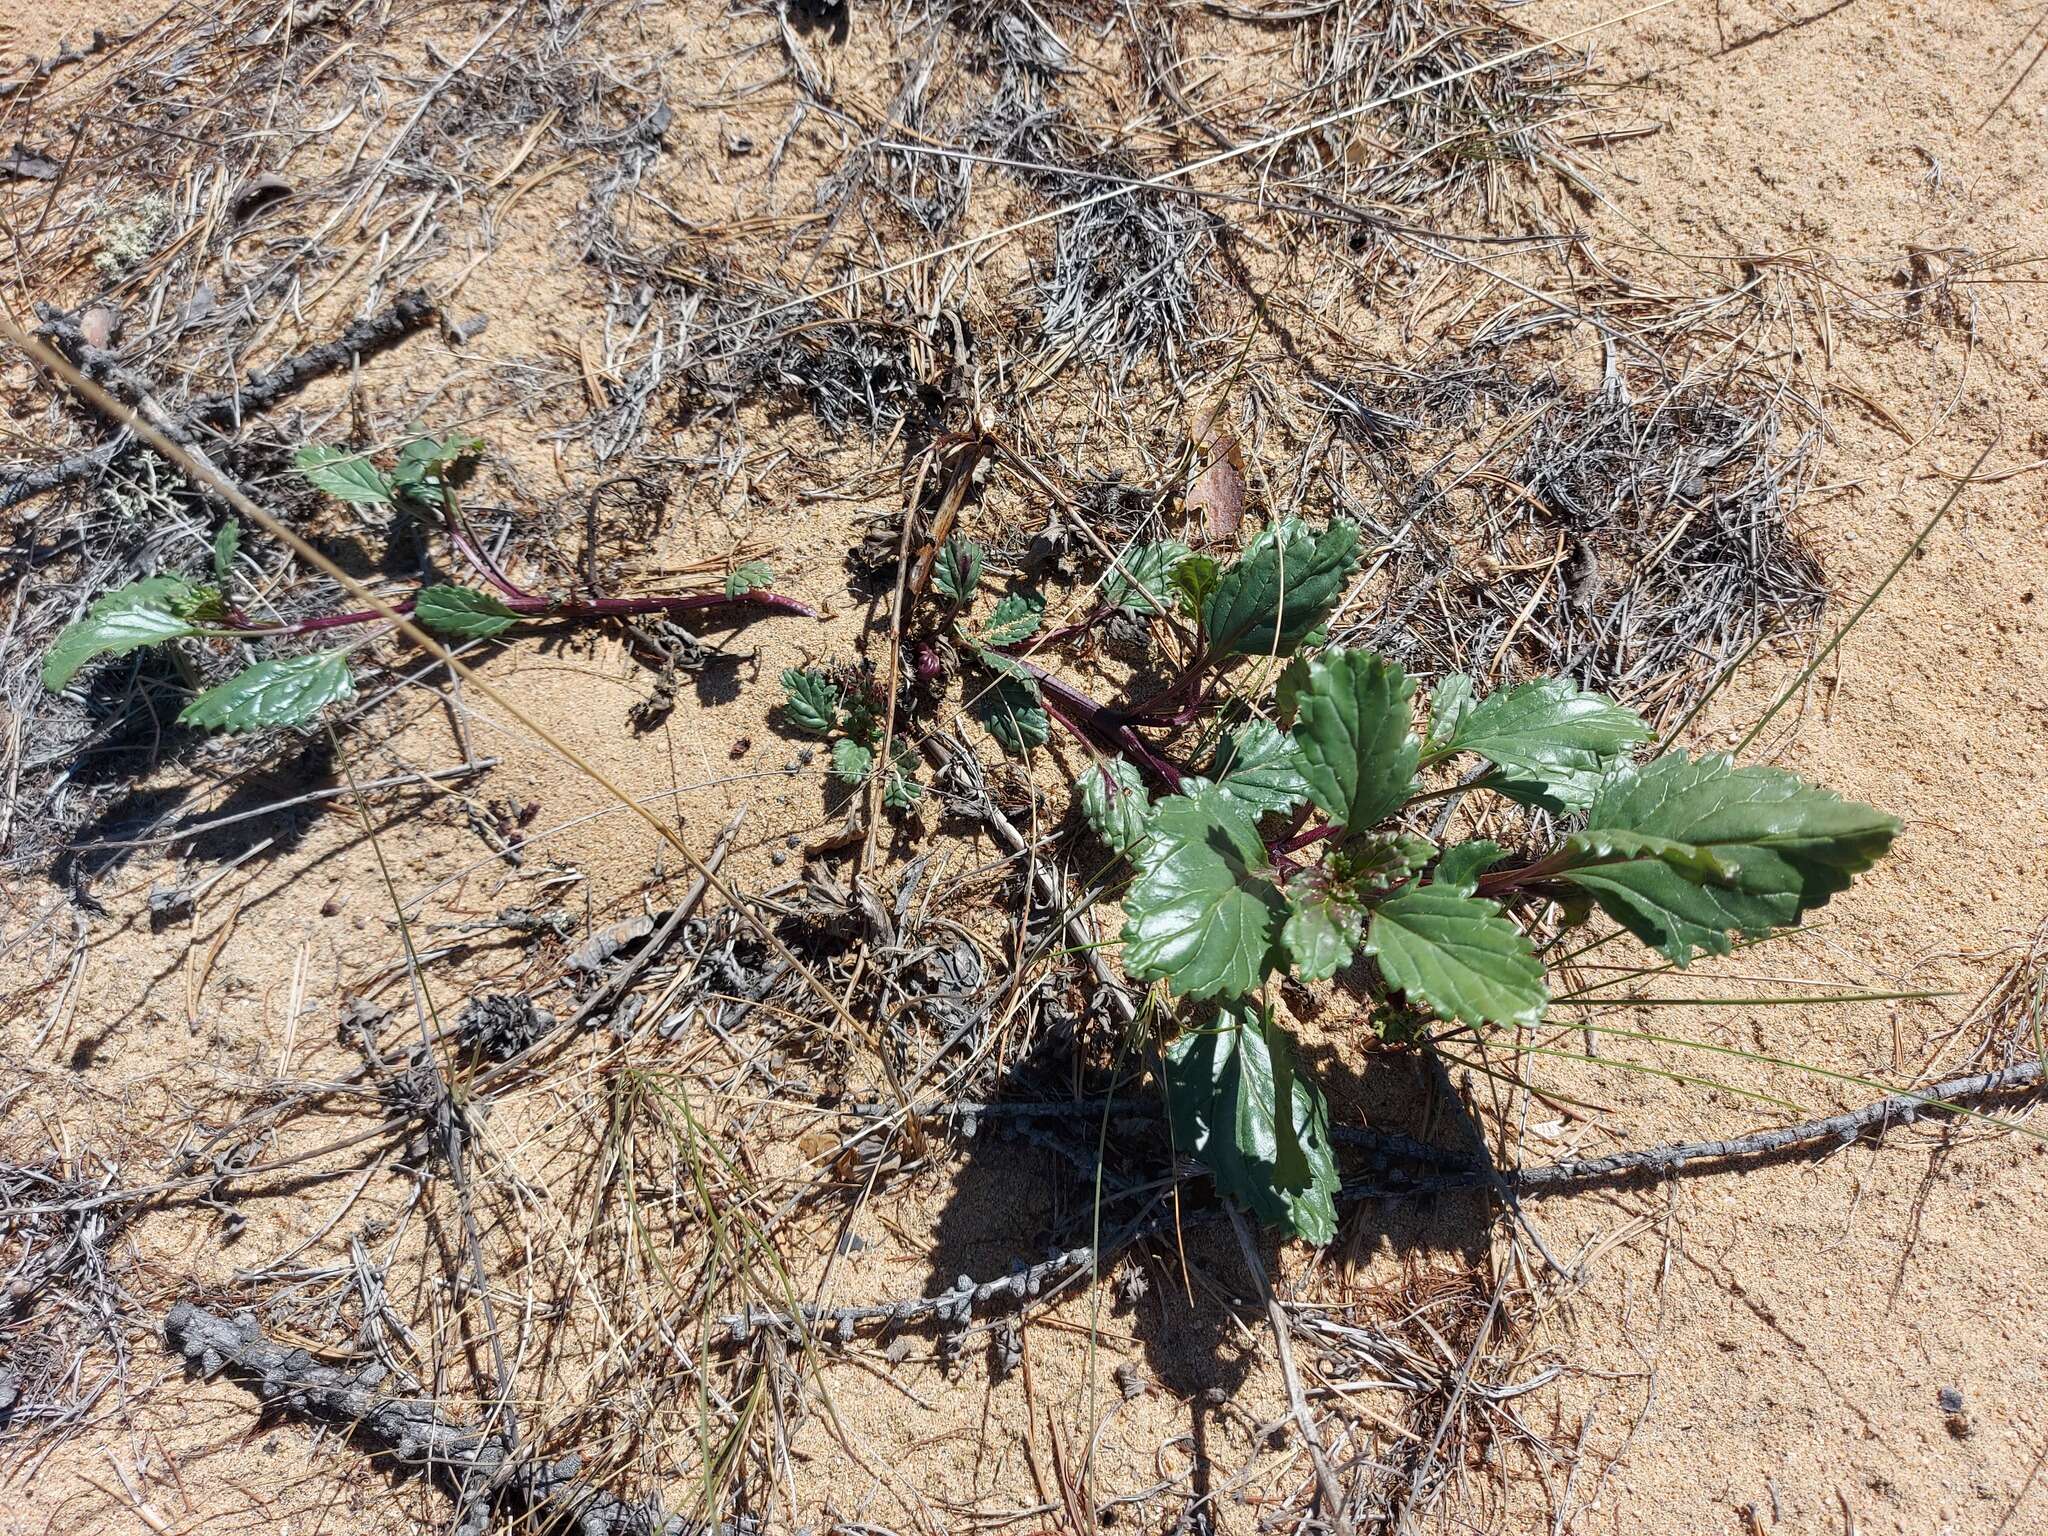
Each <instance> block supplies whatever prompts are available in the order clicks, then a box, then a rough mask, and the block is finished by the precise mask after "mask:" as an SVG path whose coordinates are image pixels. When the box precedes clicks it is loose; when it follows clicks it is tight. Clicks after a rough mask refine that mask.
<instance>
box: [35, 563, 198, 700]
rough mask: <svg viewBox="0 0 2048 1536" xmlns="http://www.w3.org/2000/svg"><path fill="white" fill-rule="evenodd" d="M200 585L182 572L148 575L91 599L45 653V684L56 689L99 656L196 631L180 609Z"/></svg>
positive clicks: (114, 653) (59, 633)
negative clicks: (83, 614) (90, 603)
mask: <svg viewBox="0 0 2048 1536" xmlns="http://www.w3.org/2000/svg"><path fill="white" fill-rule="evenodd" d="M199 590H200V589H199V588H197V587H195V586H193V585H192V583H191V582H189V581H186V580H185V579H184V578H183V577H181V576H150V577H145V578H144V579H143V580H141V581H131V582H130V583H128V585H127V586H125V587H117V588H116V589H115V590H113V591H112V592H109V593H107V594H106V595H105V596H104V597H101V598H99V599H97V600H96V601H94V603H93V605H92V606H91V607H90V608H88V609H86V611H85V617H84V618H81V619H74V620H73V621H72V622H71V623H69V624H67V625H65V626H64V628H63V629H62V630H60V631H58V634H57V638H56V640H55V641H54V642H53V643H52V644H51V646H50V652H49V654H48V655H47V656H45V657H44V658H43V686H44V687H45V688H48V689H49V690H50V691H51V692H53V693H54V692H56V691H57V690H58V689H60V688H62V687H63V686H64V685H65V684H66V683H68V682H70V681H71V679H72V678H73V677H74V676H76V675H77V672H78V669H79V668H80V667H82V666H84V665H85V664H86V663H87V662H88V661H91V660H92V659H93V658H94V657H97V656H120V655H124V654H126V653H127V652H129V651H134V650H140V649H141V648H142V647H143V646H146V645H158V644H161V643H162V642H163V641H166V640H175V639H177V638H178V637H179V636H181V635H189V634H194V633H196V632H197V626H196V625H194V624H193V623H192V622H191V620H190V619H189V618H188V617H186V616H184V615H183V614H181V613H180V612H179V609H180V608H182V607H183V606H185V605H187V604H189V603H190V602H191V601H192V599H193V598H194V597H195V596H196V595H197V594H198V593H199Z"/></svg>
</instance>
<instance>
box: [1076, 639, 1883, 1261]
mask: <svg viewBox="0 0 2048 1536" xmlns="http://www.w3.org/2000/svg"><path fill="white" fill-rule="evenodd" d="M1414 693H1415V686H1414V683H1413V681H1412V680H1411V679H1410V678H1409V677H1408V676H1407V675H1406V674H1405V673H1404V672H1403V671H1402V669H1401V668H1400V667H1399V666H1397V665H1395V664H1394V663H1393V662H1391V661H1389V660H1387V659H1386V658H1384V657H1381V656H1378V655H1375V654H1373V653H1371V652H1369V651H1363V650H1346V649H1341V648H1334V647H1333V648H1327V649H1324V650H1322V651H1321V652H1320V653H1318V654H1315V655H1314V656H1312V657H1307V656H1298V657H1297V658H1296V660H1295V661H1294V662H1293V663H1292V664H1290V665H1289V667H1288V668H1287V669H1286V671H1285V672H1284V673H1283V674H1282V675H1281V676H1280V678H1279V680H1278V683H1277V686H1276V688H1275V690H1274V694H1273V698H1272V701H1271V713H1272V716H1273V718H1272V719H1270V720H1268V719H1254V720H1252V721H1250V722H1249V723H1247V724H1244V725H1242V726H1240V727H1238V728H1237V729H1236V731H1235V732H1233V733H1232V734H1231V736H1230V737H1229V738H1228V740H1227V742H1226V746H1225V749H1224V750H1223V751H1222V752H1220V753H1219V754H1218V755H1217V758H1216V761H1215V764H1214V766H1213V769H1212V773H1211V775H1210V776H1207V777H1204V778H1193V777H1186V778H1183V779H1182V781H1181V783H1180V784H1179V785H1178V787H1177V789H1176V792H1174V793H1172V794H1169V795H1166V796H1164V797H1162V798H1160V799H1159V800H1158V801H1157V802H1156V803H1149V804H1148V803H1145V801H1144V797H1143V790H1142V788H1141V787H1140V786H1139V784H1138V782H1137V779H1136V776H1135V775H1134V774H1130V773H1128V772H1123V773H1122V775H1121V777H1120V778H1119V780H1118V788H1119V790H1120V793H1119V794H1117V795H1116V796H1113V797H1111V796H1107V795H1103V794H1099V793H1092V792H1091V791H1090V788H1089V786H1088V785H1087V784H1085V783H1084V785H1083V793H1082V796H1081V804H1082V808H1083V811H1084V814H1085V815H1086V816H1087V818H1088V820H1089V822H1090V824H1091V825H1092V826H1093V827H1094V828H1095V830H1096V831H1097V832H1098V833H1100V835H1101V836H1102V837H1103V839H1104V841H1105V842H1107V843H1109V844H1110V845H1111V846H1112V847H1114V848H1119V849H1127V850H1128V851H1129V856H1130V859H1131V863H1132V865H1133V866H1134V868H1135V870H1136V877H1135V879H1134V880H1133V882H1132V884H1131V885H1130V887H1129V889H1128V891H1127V892H1126V893H1125V896H1124V916H1125V922H1124V929H1123V946H1124V948H1123V956H1124V967H1125V970H1126V971H1127V972H1128V973H1129V974H1130V975H1131V976H1132V977H1133V978H1134V979H1137V980H1140V981H1145V982H1153V981H1163V982H1165V983H1166V986H1167V988H1168V990H1169V991H1170V992H1171V993H1173V994H1174V995H1177V996H1180V997H1184V998H1187V999H1190V1000H1214V1002H1215V1003H1216V1016H1215V1018H1214V1019H1213V1020H1212V1021H1209V1022H1205V1023H1202V1024H1199V1025H1196V1026H1193V1027H1189V1028H1187V1029H1185V1030H1184V1031H1183V1032H1182V1033H1181V1034H1180V1035H1179V1036H1178V1038H1176V1039H1174V1040H1173V1041H1172V1042H1171V1043H1169V1044H1168V1045H1167V1046H1166V1047H1165V1050H1164V1052H1163V1077H1164V1085H1165V1090H1166V1095H1167V1099H1168V1103H1169V1106H1170V1109H1171V1112H1172V1118H1173V1122H1174V1124H1175V1126H1176V1133H1177V1135H1178V1137H1179V1138H1180V1140H1181V1141H1182V1143H1183V1144H1184V1145H1185V1146H1186V1147H1187V1148H1188V1149H1189V1150H1191V1151H1192V1152H1194V1154H1195V1155H1196V1156H1198V1157H1200V1158H1201V1159H1202V1161H1203V1162H1204V1163H1205V1164H1206V1165H1207V1166H1208V1167H1209V1169H1210V1170H1211V1171H1212V1173H1213V1174H1214V1175H1215V1177H1216V1181H1217V1184H1218V1187H1219V1188H1220V1189H1221V1190H1222V1192H1223V1193H1225V1194H1226V1195H1229V1196H1233V1197H1235V1198H1237V1199H1239V1200H1241V1201H1243V1202H1244V1203H1245V1204H1246V1205H1247V1206H1248V1207H1249V1208H1251V1209H1252V1210H1253V1211H1255V1212H1256V1213H1257V1214H1259V1215H1260V1216H1261V1217H1262V1218H1264V1219H1265V1220H1267V1221H1269V1222H1272V1223H1275V1224H1278V1225H1282V1226H1285V1227H1287V1228H1288V1229H1289V1230H1291V1231H1293V1232H1295V1233H1297V1234H1298V1235H1300V1236H1302V1237H1305V1238H1307V1239H1309V1240H1310V1241H1314V1242H1325V1241H1328V1240H1329V1239H1330V1238H1331V1237H1332V1236H1333V1235H1334V1233H1335V1230H1336V1209H1335V1205H1334V1200H1333V1196H1334V1194H1335V1190H1336V1187H1337V1172H1336V1164H1335V1161H1334V1159H1333V1157H1332V1155H1331V1150H1330V1140H1329V1132H1328V1123H1329V1112H1328V1109H1327V1107H1326V1106H1325V1104H1324V1102H1323V1098H1322V1094H1321V1092H1320V1090H1319V1089H1318V1088H1317V1086H1316V1084H1315V1083H1314V1081H1313V1080H1312V1079H1311V1078H1310V1077H1308V1076H1307V1075H1306V1074H1305V1073H1304V1072H1303V1071H1302V1070H1301V1069H1300V1067H1299V1064H1298V1063H1297V1060H1296V1053H1295V1050H1294V1042H1293V1040H1292V1038H1291V1037H1290V1036H1289V1035H1288V1032H1287V1031H1286V1029H1285V1028H1284V1027H1283V1026H1282V1025H1281V1024H1280V1023H1279V1022H1278V1021H1277V1019H1276V1017H1275V1014H1274V1011H1273V1009H1272V1007H1271V1003H1270V1000H1269V991H1270V987H1271V984H1272V983H1273V982H1274V981H1275V980H1276V979H1277V978H1281V977H1288V976H1291V977H1294V978H1297V979H1299V980H1302V981H1315V980H1323V979H1327V978H1329V977H1332V976H1334V975H1336V974H1337V973H1338V972H1339V971H1340V970H1344V969H1345V968H1346V967H1349V966H1352V965H1353V964H1354V962H1357V961H1362V960H1363V961H1370V962H1371V965H1370V966H1369V967H1360V968H1359V969H1358V970H1357V971H1355V972H1353V976H1354V977H1355V982H1356V985H1357V987H1358V988H1360V989H1361V990H1362V992H1363V995H1364V996H1365V998H1366V1000H1367V1002H1368V1004H1369V1006H1370V1007H1371V1009H1372V1012H1371V1015H1370V1021H1371V1025H1372V1027H1373V1028H1374V1029H1375V1030H1376V1031H1377V1032H1378V1033H1380V1034H1381V1035H1382V1036H1383V1037H1387V1038H1414V1037H1418V1036H1425V1037H1426V1035H1427V1032H1428V1031H1431V1030H1445V1029H1448V1030H1451V1031H1470V1032H1480V1031H1485V1030H1490V1029H1495V1028H1499V1027H1503V1026H1519V1025H1531V1024H1535V1023H1536V1022H1538V1021H1539V1020H1541V1019H1542V1018H1543V1016H1544V1013H1545V1010H1546V1009H1547V1007H1548V1006H1549V1004H1550V1000H1551V995H1550V990H1549V986H1548V983H1547V981H1546V966H1545V963H1544V960H1543V957H1542V955H1541V953H1540V952H1539V950H1538V948H1537V946H1536V944H1535V943H1534V942H1532V933H1535V932H1538V931H1540V930H1542V929H1543V928H1545V927H1548V928H1550V929H1553V930H1554V929H1557V928H1560V927H1564V926H1569V925H1571V924H1574V923H1577V922H1580V921H1583V920H1584V919H1585V918H1586V917H1587V916H1588V915H1589V914H1590V913H1591V911H1592V910H1593V909H1594V908H1598V909H1599V910H1600V911H1602V912H1604V913H1605V914H1606V915H1607V916H1608V917H1609V918H1611V919H1613V920H1614V921H1615V922H1616V923H1618V924H1620V926H1621V927H1622V928H1623V929H1625V930H1626V931H1627V932H1629V933H1630V934H1632V935H1634V936H1635V937H1636V938H1638V939H1639V940H1641V941H1642V942H1643V943H1645V944H1647V945H1649V946H1650V947H1651V948H1653V949H1655V950H1656V951H1658V952H1659V953H1660V954H1662V955H1663V956H1664V957H1665V958H1666V959H1667V960H1668V961H1669V962H1670V963H1671V964H1673V965H1675V966H1680V967H1683V966H1685V965H1687V964H1688V963H1690V961H1691V960H1692V958H1693V957H1694V956H1695V955H1696V954H1698V953H1701V952H1705V953H1709V954H1726V953H1728V952H1729V950H1730V948H1731V936H1741V937H1743V938H1755V937H1758V936H1761V935H1764V934H1768V933H1771V932H1774V931H1777V930H1780V929H1783V928H1786V927H1789V926H1791V925H1793V924H1796V923H1797V922H1798V921H1799V920H1800V918H1801V916H1802V915H1803V914H1804V913H1806V912H1807V911H1809V910H1810V909H1812V908H1814V907H1817V906H1819V905H1821V904H1822V903H1824V902H1825V901H1827V900H1828V899H1829V897H1831V896H1833V895H1834V894H1835V893H1836V892H1838V891H1841V890H1843V889H1844V888H1846V887H1847V885H1848V884H1849V881H1850V879H1851V877H1852V876H1854V875H1856V874H1858V873H1860V872H1862V871H1863V870H1865V869H1868V868H1869V867H1870V866H1871V864H1873V863H1874V862H1875V861H1876V860H1877V859H1878V858H1879V857H1880V856H1881V855H1882V854H1883V853H1884V852H1885V851H1886V850H1887V849H1888V848H1889V846H1890V845H1891V841H1892V839H1893V837H1894V835H1895V834H1896V833H1897V831H1898V828H1899V824H1898V822H1897V821H1895V820H1894V819H1893V818H1891V817H1890V816H1887V815H1884V814H1883V813H1881V812H1879V811H1876V810H1873V809H1872V808H1871V807H1869V806H1867V805H1861V804H1857V803H1855V802H1853V801H1847V800H1843V799H1841V798H1839V797H1837V796H1836V795H1834V794H1832V793H1831V792H1829V791H1827V790H1825V789H1821V788H1817V787H1815V786H1813V785H1810V784H1807V783H1804V782H1803V781H1801V780H1800V779H1798V778H1796V777H1794V776H1793V775H1791V774H1789V773H1785V772H1782V771H1780V770H1778V769H1775V768H1768V767H1754V766H1752V767H1738V766H1737V765H1736V764H1735V763H1734V762H1733V761H1732V760H1731V759H1729V758H1727V757H1723V756H1711V757H1702V758H1697V759H1695V758H1691V757H1688V756H1686V755H1685V754H1683V753H1679V752H1667V753H1665V754H1663V755H1661V756H1657V757H1653V758H1651V759H1649V760H1647V761H1641V762H1639V761H1636V758H1635V754H1636V749H1637V748H1639V747H1640V746H1641V745H1642V744H1643V743H1645V742H1646V741H1648V740H1649V737H1650V732H1649V729H1648V727H1647V726H1646V725H1645V724H1644V722H1643V721H1641V720H1640V719H1638V718H1637V717H1636V716H1635V715H1634V714H1632V713H1630V712H1629V711H1628V710H1625V709H1623V708H1621V707H1619V706H1618V705H1616V704H1614V703H1613V702H1611V701H1610V700H1608V699H1605V698H1602V697H1601V696H1599V695H1597V694H1593V693H1588V692H1585V691H1582V690H1580V689H1578V688H1577V687H1575V686H1573V685H1572V684H1571V683H1570V682H1568V681H1565V680H1562V679H1550V680H1546V681H1541V682H1531V683H1524V684H1521V685H1519V686H1516V687H1512V688H1507V689H1503V690H1501V691H1500V692H1497V693H1494V694H1492V695H1489V696H1488V697H1486V698H1483V699H1482V698H1478V697H1476V696H1475V691H1474V688H1473V684H1472V682H1471V680H1470V679H1469V678H1465V677H1462V676H1454V677H1450V678H1446V679H1445V680H1444V681H1442V682H1441V683H1439V684H1438V685H1437V687H1436V689H1435V691H1434V693H1433V695H1432V697H1431V701H1430V708H1429V710H1428V720H1427V724H1426V727H1425V728H1424V729H1422V730H1421V731H1419V732H1418V730H1417V728H1416V720H1415V705H1414ZM1467 757H1476V758H1478V759H1481V760H1482V765H1483V766H1482V767H1481V769H1480V770H1479V771H1478V772H1477V773H1475V774H1468V775H1467V776H1465V777H1464V778H1462V779H1457V780H1453V781H1451V782H1449V783H1445V784H1440V785H1439V786H1438V787H1435V788H1432V787H1430V786H1429V784H1428V783H1427V782H1426V780H1427V779H1428V778H1430V777H1432V776H1433V777H1437V778H1439V779H1441V778H1444V777H1446V775H1445V774H1444V773H1443V772H1442V771H1441V770H1444V769H1446V768H1447V767H1448V765H1449V764H1451V763H1452V762H1453V760H1455V759H1459V758H1467ZM1106 771H1107V772H1109V773H1111V774H1115V773H1117V772H1118V770H1117V769H1116V768H1114V767H1112V768H1109V769H1108V770H1106ZM1485 792H1491V793H1494V794H1498V795H1501V796H1505V797H1506V798H1507V799H1509V800H1511V801H1514V802H1517V803H1519V804H1521V805H1524V806H1528V807H1536V808H1542V809H1543V810H1546V811H1548V812H1550V813H1551V814H1552V817H1553V821H1552V822H1551V823H1549V824H1550V825H1561V826H1563V827H1564V828H1565V830H1562V831H1557V832H1554V833H1552V834H1551V835H1549V836H1548V837H1546V838H1544V839H1543V840H1542V842H1541V843H1540V844H1539V845H1538V846H1537V847H1535V848H1533V849H1531V850H1529V851H1526V852H1521V853H1511V852H1510V851H1509V849H1508V848H1507V847H1505V846H1503V845H1502V844H1501V843H1499V842H1494V841H1490V840H1473V841H1466V842H1460V843H1455V844H1453V845H1451V846H1449V847H1441V848H1440V847H1439V846H1438V845H1437V844H1436V843H1435V842H1434V841H1433V840H1432V839H1431V838H1430V837H1428V836H1425V835H1424V834H1423V833H1422V832H1421V831H1420V830H1418V825H1417V822H1416V820H1415V817H1414V814H1413V813H1414V812H1415V811H1416V809H1417V807H1418V806H1421V805H1423V804H1425V803H1430V804H1433V803H1435V802H1438V801H1441V800H1443V799H1446V798H1448V797H1450V796H1453V795H1461V794H1468V793H1485Z"/></svg>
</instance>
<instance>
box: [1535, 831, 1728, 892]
mask: <svg viewBox="0 0 2048 1536" xmlns="http://www.w3.org/2000/svg"><path fill="white" fill-rule="evenodd" d="M1564 846H1565V850H1566V851H1567V852H1569V853H1572V854H1574V855H1576V856H1577V857H1578V858H1579V860H1580V861H1581V862H1584V863H1588V864H1590V863H1594V862H1597V861H1598V860H1601V859H1614V858H1620V859H1632V858H1648V859H1662V860H1663V861H1664V862H1665V863H1667V864H1671V865H1674V866H1676V867H1677V868H1679V869H1682V870H1684V871H1685V872H1686V873H1687V874H1689V875H1692V876H1695V877H1697V878H1698V879H1701V880H1712V881H1717V882H1719V883H1721V884H1727V883H1728V882H1730V881H1732V880H1734V879H1735V878H1736V877H1737V876H1738V875H1740V874H1741V873H1742V863H1741V861H1740V860H1739V859H1738V858H1736V857H1734V856H1733V855H1732V854H1730V853H1728V852H1725V851H1723V850H1721V849H1718V848H1702V847H1701V846H1700V845H1699V844H1698V843H1681V842H1678V841H1676V840H1674V839H1672V838H1668V837H1657V836H1655V835H1653V834H1652V833H1648V832H1624V831H1622V830H1620V829H1619V828H1616V827H1601V828H1598V829H1591V828H1589V829H1588V830H1586V831H1583V832H1574V833H1572V834H1571V835H1570V836H1569V837H1567V838H1566V839H1565V840H1564Z"/></svg>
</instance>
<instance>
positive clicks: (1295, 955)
mask: <svg viewBox="0 0 2048 1536" xmlns="http://www.w3.org/2000/svg"><path fill="white" fill-rule="evenodd" d="M1287 905H1288V909H1289V910H1288V913H1287V921H1286V922H1285V923H1283V924H1282V925H1281V928H1280V943H1281V945H1282V947H1284V948H1285V949H1286V951H1287V954H1288V957H1289V958H1290V959H1291V960H1292V961H1293V962H1294V974H1295V976H1296V977H1297V978H1299V979H1300V980H1302V981H1323V980H1325V979H1327V978H1328V977H1331V976H1334V975H1336V974H1337V973H1338V972H1339V971H1341V970H1342V969H1343V968H1344V967H1345V966H1347V965H1349V964H1350V963H1351V955H1352V951H1354V950H1355V949H1357V948H1358V937H1359V933H1360V931H1361V928H1362V924H1363V919H1362V917H1361V916H1360V914H1359V911H1358V908H1357V907H1355V906H1353V905H1352V904H1351V903H1350V902H1347V901H1339V900H1335V899H1333V898H1332V897H1331V895H1330V893H1329V892H1327V891H1321V890H1316V889H1314V888H1313V887H1311V886H1309V885H1308V884H1307V883H1306V882H1302V881H1296V882H1294V883H1292V884H1290V885H1289V886H1288V887H1287Z"/></svg>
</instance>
